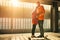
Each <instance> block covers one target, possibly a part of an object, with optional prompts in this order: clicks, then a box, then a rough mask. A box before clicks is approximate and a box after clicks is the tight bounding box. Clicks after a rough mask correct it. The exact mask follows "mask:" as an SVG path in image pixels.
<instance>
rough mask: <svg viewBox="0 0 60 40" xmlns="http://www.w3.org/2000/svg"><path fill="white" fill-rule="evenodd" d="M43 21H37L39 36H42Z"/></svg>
mask: <svg viewBox="0 0 60 40" xmlns="http://www.w3.org/2000/svg"><path fill="white" fill-rule="evenodd" d="M43 22H44V21H43V20H38V25H39V30H40V35H41V36H44V29H43Z"/></svg>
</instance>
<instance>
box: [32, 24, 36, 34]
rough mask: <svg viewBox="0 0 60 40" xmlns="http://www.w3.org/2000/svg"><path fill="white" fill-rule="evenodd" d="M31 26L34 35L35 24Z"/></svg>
mask: <svg viewBox="0 0 60 40" xmlns="http://www.w3.org/2000/svg"><path fill="white" fill-rule="evenodd" d="M32 26H33V27H32V35H34V33H35V29H36V24H33V25H32Z"/></svg>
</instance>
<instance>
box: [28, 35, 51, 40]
mask: <svg viewBox="0 0 60 40" xmlns="http://www.w3.org/2000/svg"><path fill="white" fill-rule="evenodd" d="M47 37H48V35H46V36H44V37H40V38H38V37H36V38H31V37H29V38H28V39H29V40H50V39H48V38H47Z"/></svg>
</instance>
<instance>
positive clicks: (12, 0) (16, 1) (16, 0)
mask: <svg viewBox="0 0 60 40" xmlns="http://www.w3.org/2000/svg"><path fill="white" fill-rule="evenodd" d="M10 2H11V4H12V6H16V7H17V6H19V1H18V0H11V1H10Z"/></svg>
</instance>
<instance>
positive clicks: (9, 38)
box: [0, 32, 60, 40]
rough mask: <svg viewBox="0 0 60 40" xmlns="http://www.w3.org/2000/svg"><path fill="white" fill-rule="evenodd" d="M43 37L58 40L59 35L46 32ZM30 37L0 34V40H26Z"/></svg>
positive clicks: (59, 39) (27, 35)
mask: <svg viewBox="0 0 60 40" xmlns="http://www.w3.org/2000/svg"><path fill="white" fill-rule="evenodd" d="M38 35H39V33H35V36H38ZM44 35H48V37H47V38H48V39H49V40H60V33H52V32H46V33H45V34H44ZM30 36H31V33H20V34H0V40H28V37H30ZM44 40H45V39H44ZM46 40H47V39H46Z"/></svg>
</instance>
